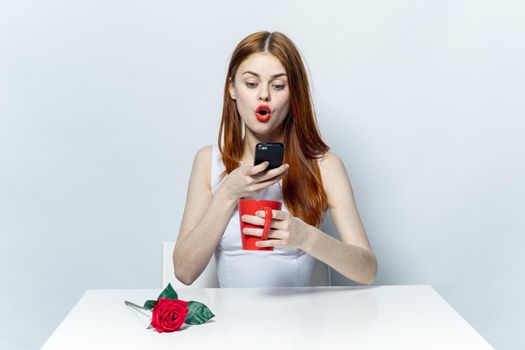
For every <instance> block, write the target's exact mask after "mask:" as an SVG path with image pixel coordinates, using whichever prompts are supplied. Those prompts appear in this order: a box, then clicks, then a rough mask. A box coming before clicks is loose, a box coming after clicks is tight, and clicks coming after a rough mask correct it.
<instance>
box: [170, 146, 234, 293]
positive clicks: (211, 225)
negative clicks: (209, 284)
mask: <svg viewBox="0 0 525 350" xmlns="http://www.w3.org/2000/svg"><path fill="white" fill-rule="evenodd" d="M210 167H211V146H207V147H204V148H202V149H200V150H199V151H198V152H197V154H196V155H195V159H194V161H193V168H192V172H191V176H190V181H189V185H188V193H187V196H186V207H185V209H184V215H183V219H182V222H181V226H180V230H179V236H178V238H177V243H176V244H175V249H174V251H173V262H174V268H175V276H176V277H177V279H178V280H179V281H181V282H182V283H184V284H186V285H190V284H191V283H193V281H194V280H195V279H197V277H198V276H199V275H200V274H201V273H202V271H204V269H205V268H206V266H207V265H208V263H209V261H210V259H211V257H212V256H213V252H214V250H215V247H216V246H217V244H218V243H219V240H220V238H221V236H222V233H223V232H224V230H225V228H226V225H227V224H228V221H229V220H230V217H231V215H232V212H233V210H234V209H235V205H236V202H235V201H233V200H229V199H227V198H224V197H221V195H222V192H220V191H217V192H215V194H212V191H211V187H210V172H211V170H210ZM197 223H198V225H197Z"/></svg>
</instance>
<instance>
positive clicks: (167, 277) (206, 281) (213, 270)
mask: <svg viewBox="0 0 525 350" xmlns="http://www.w3.org/2000/svg"><path fill="white" fill-rule="evenodd" d="M174 248H175V242H163V243H162V288H165V287H166V286H167V285H168V283H171V285H172V286H173V288H218V287H219V280H218V278H217V267H216V265H215V259H214V258H213V257H212V258H211V260H210V263H209V264H208V266H206V268H205V269H204V271H203V272H202V274H201V275H200V276H199V278H197V279H196V280H195V281H194V282H193V283H192V284H191V285H189V286H187V285H185V284H184V283H182V282H181V281H179V280H178V279H177V277H175V270H174V268H173V249H174Z"/></svg>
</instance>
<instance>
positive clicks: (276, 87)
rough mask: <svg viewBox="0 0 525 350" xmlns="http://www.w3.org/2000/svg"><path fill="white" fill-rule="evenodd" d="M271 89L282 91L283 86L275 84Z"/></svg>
mask: <svg viewBox="0 0 525 350" xmlns="http://www.w3.org/2000/svg"><path fill="white" fill-rule="evenodd" d="M273 88H274V89H275V90H282V89H284V85H282V84H275V85H274V86H273Z"/></svg>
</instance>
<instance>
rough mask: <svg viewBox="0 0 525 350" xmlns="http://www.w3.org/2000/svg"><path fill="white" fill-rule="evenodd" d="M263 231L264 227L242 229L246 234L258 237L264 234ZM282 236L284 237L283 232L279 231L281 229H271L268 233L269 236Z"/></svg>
mask: <svg viewBox="0 0 525 350" xmlns="http://www.w3.org/2000/svg"><path fill="white" fill-rule="evenodd" d="M262 232H263V229H262V228H249V227H245V228H244V229H243V230H242V233H244V234H245V235H250V236H256V237H261V236H262ZM282 237H283V235H282V232H281V231H279V230H270V233H268V238H272V239H280V238H282Z"/></svg>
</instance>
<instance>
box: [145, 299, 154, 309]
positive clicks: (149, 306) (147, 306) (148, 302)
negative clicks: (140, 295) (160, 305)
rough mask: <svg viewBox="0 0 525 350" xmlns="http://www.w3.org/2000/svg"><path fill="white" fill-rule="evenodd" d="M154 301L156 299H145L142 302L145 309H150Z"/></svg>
mask: <svg viewBox="0 0 525 350" xmlns="http://www.w3.org/2000/svg"><path fill="white" fill-rule="evenodd" d="M156 303H157V300H146V302H145V303H144V308H145V309H146V310H152V309H153V307H154V306H155V304H156Z"/></svg>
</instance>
